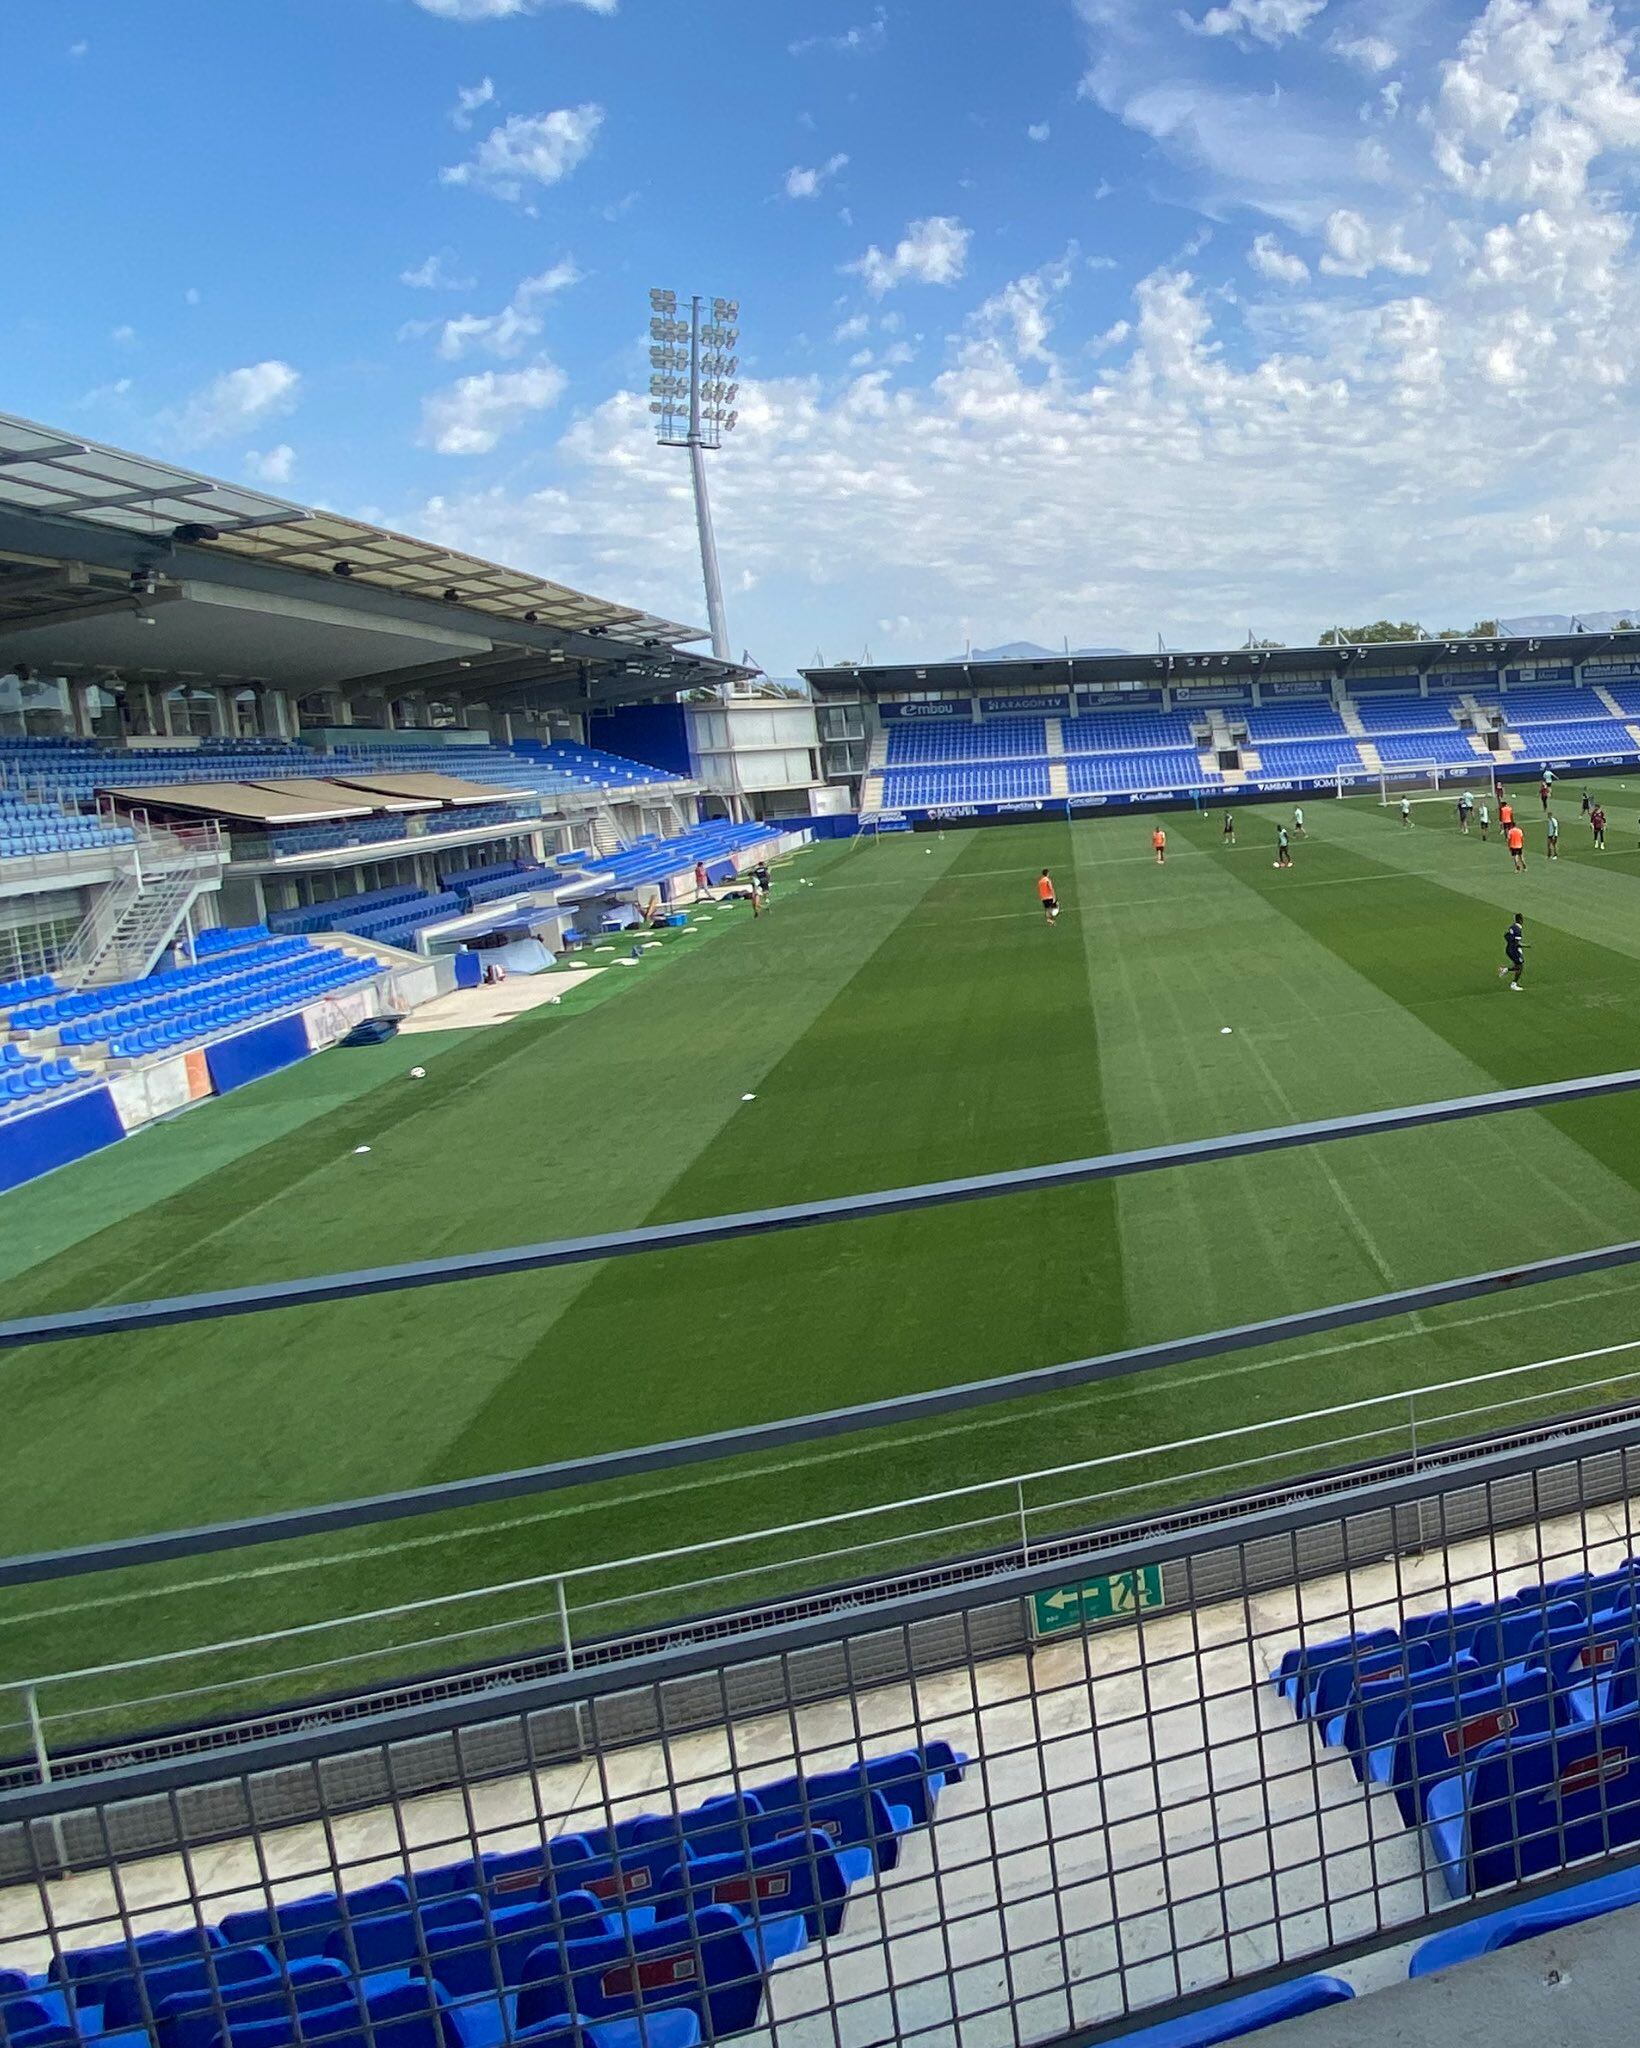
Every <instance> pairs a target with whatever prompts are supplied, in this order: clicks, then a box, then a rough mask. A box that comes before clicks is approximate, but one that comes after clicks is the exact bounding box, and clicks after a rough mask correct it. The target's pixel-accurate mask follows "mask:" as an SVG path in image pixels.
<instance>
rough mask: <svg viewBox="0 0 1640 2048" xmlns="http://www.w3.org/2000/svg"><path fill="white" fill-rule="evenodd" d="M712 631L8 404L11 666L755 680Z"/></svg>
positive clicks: (3, 518) (607, 682) (527, 687)
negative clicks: (53, 423)
mask: <svg viewBox="0 0 1640 2048" xmlns="http://www.w3.org/2000/svg"><path fill="white" fill-rule="evenodd" d="M704 637H705V636H704V633H703V632H702V630H701V629H700V628H698V627H693V626H686V625H680V624H678V623H676V622H675V621H672V620H667V619H661V618H657V617H655V616H653V615H652V614H650V613H648V612H644V611H640V610H638V609H636V608H634V607H632V606H630V605H622V604H616V603H611V602H609V601H607V600H605V599H602V598H597V597H590V596H587V595H586V594H585V593H584V592H581V591H577V590H572V589H570V588H569V587H568V586H567V585H564V584H560V583H554V582H550V581H548V580H547V579H545V578H543V577H539V576H532V575H528V574H526V573H525V572H523V571H521V570H516V569H507V568H502V567H500V566H498V565H497V564H495V563H493V562H485V561H482V560H481V559H479V558H478V557H477V556H474V555H467V554H462V553H459V552H458V551H456V550H454V549H450V548H444V547H440V546H437V545H435V544H434V543H432V542H428V541H418V540H412V539H410V538H408V537H407V536H406V535H404V534H399V533H393V532H390V531H389V530H387V529H386V528H383V527H374V526H368V525H366V524H364V523H363V522H362V521H359V520H355V519H348V518H344V517H342V516H341V515H339V514H336V513H332V512H325V511H319V510H314V509H312V508H309V507H306V506H301V505H295V504H291V503H289V502H287V501H286V500H284V499H280V498H274V497H270V496H268V495H266V494H265V493H263V492H260V491H256V490H252V489H250V488H248V487H247V486H245V485H242V484H231V483H224V482H221V481H219V480H218V479H215V478H212V477H207V476H203V475H199V474H196V473H195V472H192V471H189V470H185V469H181V468H179V467H177V466H176V465H175V464H172V463H166V462H159V461H154V460H152V459H150V458H148V457H146V456H141V455H132V454H128V453H126V452H124V451H123V450H120V449H116V448H108V447H103V446H100V445H98V444H97V443H95V442H91V441H86V440H83V439H81V438H80V437H78V436H75V435H70V434H62V433H57V432H55V431H54V430H53V429H51V428H49V427H43V426H39V425H36V424H35V423H34V422H32V421H29V420H21V419H14V418H12V417H10V416H8V415H5V414H0V669H3V668H5V667H8V666H9V667H15V666H16V665H17V664H18V663H19V662H21V663H22V664H24V665H25V666H26V667H27V668H29V669H31V670H34V671H37V672H41V673H47V674H65V675H87V674H89V675H93V676H95V675H99V674H109V673H111V672H112V673H115V674H117V675H118V676H119V677H120V678H122V679H126V680H131V681H147V682H155V683H160V682H165V683H171V682H190V681H196V680H197V681H201V682H240V681H243V682H261V683H271V684H275V685H277V686H279V687H281V688H285V689H291V690H295V691H298V692H300V691H303V690H310V689H321V688H337V687H340V688H342V689H343V690H344V692H346V693H348V694H368V693H374V692H377V691H384V690H385V691H388V692H390V693H393V694H402V693H404V692H406V691H409V690H419V689H431V690H434V691H436V692H437V693H438V694H440V695H441V696H445V697H455V698H458V699H459V698H463V697H471V698H473V699H474V700H475V701H479V702H486V703H491V704H495V703H498V702H504V701H505V699H506V698H507V697H508V696H511V697H512V698H514V699H515V700H516V699H520V698H525V697H531V698H535V699H537V700H540V701H542V702H545V703H548V704H550V703H552V702H554V701H558V702H563V703H566V704H573V703H586V702H620V701H623V700H633V699H639V698H643V697H653V696H658V695H668V694H671V693H673V692H675V691H678V690H681V689H688V688H692V687H696V686H698V685H701V684H713V683H718V682H723V681H731V680H734V681H738V680H740V679H742V678H743V677H744V675H745V674H746V671H744V670H742V669H740V668H738V667H736V666H735V665H734V664H732V663H725V662H718V661H714V660H712V659H710V658H703V657H700V656H696V655H693V654H689V653H686V652H684V651H683V647H682V643H684V642H686V641H690V640H699V639H703V638H704Z"/></svg>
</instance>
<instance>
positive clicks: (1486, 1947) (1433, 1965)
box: [1407, 1869, 1640, 1977]
mask: <svg viewBox="0 0 1640 2048" xmlns="http://www.w3.org/2000/svg"><path fill="white" fill-rule="evenodd" d="M1634 1905H1640V1869H1632V1870H1616V1871H1613V1872H1612V1873H1611V1875H1610V1876H1608V1877H1596V1878H1591V1879H1590V1880H1589V1881H1588V1882H1587V1883H1586V1884H1574V1885H1568V1886H1567V1887H1566V1889H1565V1890H1564V1891H1558V1892H1555V1893H1554V1894H1553V1895H1552V1897H1550V1898H1547V1899H1535V1900H1533V1901H1531V1902H1530V1903H1529V1904H1525V1905H1519V1906H1506V1907H1505V1908H1504V1909H1503V1911H1502V1912H1499V1913H1488V1914H1486V1915H1485V1916H1484V1917H1483V1918H1481V1919H1479V1920H1466V1921H1465V1922H1464V1924H1463V1926H1462V1927H1452V1928H1448V1929H1447V1931H1446V1932H1445V1933H1443V1934H1436V1935H1432V1936H1431V1937H1430V1939H1429V1940H1428V1941H1426V1942H1424V1943H1422V1944H1421V1945H1420V1946H1419V1947H1418V1948H1417V1949H1415V1950H1414V1952H1413V1956H1412V1961H1411V1962H1410V1963H1409V1964H1408V1965H1407V1975H1408V1976H1409V1977H1428V1976H1431V1975H1433V1973H1434V1972H1435V1971H1436V1970H1447V1969H1450V1968H1451V1967H1452V1965H1453V1964H1454V1963H1466V1962H1469V1961H1471V1960H1472V1959H1473V1958H1474V1957H1476V1956H1484V1955H1490V1954H1492V1953H1493V1952H1494V1951H1495V1950H1497V1949H1500V1948H1513V1947H1514V1946H1515V1944H1516V1943H1517V1942H1522V1941H1531V1940H1533V1939H1534V1938H1535V1937H1536V1936H1537V1935H1540V1934H1553V1933H1554V1932H1555V1931H1556V1929H1557V1928H1561V1927H1575V1926H1577V1925H1578V1924H1579V1923H1580V1922H1581V1921H1584V1920H1596V1919H1598V1918H1599V1917H1600V1915H1601V1914H1602V1913H1615V1912H1617V1911H1619V1910H1620V1909H1621V1908H1623V1907H1625V1906H1634Z"/></svg>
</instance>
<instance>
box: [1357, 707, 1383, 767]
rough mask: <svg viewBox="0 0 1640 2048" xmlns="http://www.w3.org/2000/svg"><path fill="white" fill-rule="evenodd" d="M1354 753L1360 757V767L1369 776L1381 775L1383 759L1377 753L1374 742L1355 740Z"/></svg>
mask: <svg viewBox="0 0 1640 2048" xmlns="http://www.w3.org/2000/svg"><path fill="white" fill-rule="evenodd" d="M1357 723H1359V720H1358V721H1357ZM1355 751H1356V752H1357V753H1358V754H1359V755H1360V756H1361V766H1362V767H1363V768H1365V769H1366V770H1367V771H1368V773H1369V774H1372V775H1382V774H1383V772H1384V757H1383V755H1382V754H1380V753H1379V751H1378V748H1377V745H1376V743H1375V742H1374V741H1372V740H1357V741H1356V743H1355Z"/></svg>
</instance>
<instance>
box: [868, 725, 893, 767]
mask: <svg viewBox="0 0 1640 2048" xmlns="http://www.w3.org/2000/svg"><path fill="white" fill-rule="evenodd" d="M887 766H888V734H887V733H886V732H884V731H883V730H882V728H881V727H879V728H878V729H877V731H876V732H874V733H873V734H872V735H871V745H870V746H869V747H868V748H867V750H866V773H867V774H868V775H875V774H876V772H877V770H878V769H879V768H886V767H887Z"/></svg>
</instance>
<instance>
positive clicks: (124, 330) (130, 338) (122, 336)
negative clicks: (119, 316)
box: [108, 325, 137, 348]
mask: <svg viewBox="0 0 1640 2048" xmlns="http://www.w3.org/2000/svg"><path fill="white" fill-rule="evenodd" d="M108 338H109V340H110V341H112V342H117V343H118V344H119V346H120V347H121V348H129V347H130V345H131V343H132V342H134V341H135V340H136V338H137V330H136V329H135V328H134V327H129V326H124V325H122V326H119V327H116V328H115V329H114V330H113V332H112V333H111V334H110V335H109V337H108Z"/></svg>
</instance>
